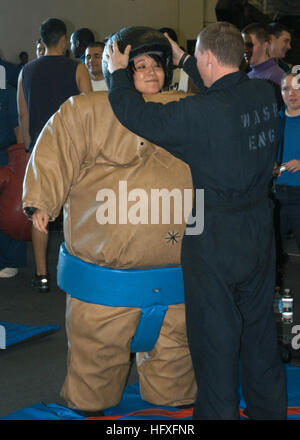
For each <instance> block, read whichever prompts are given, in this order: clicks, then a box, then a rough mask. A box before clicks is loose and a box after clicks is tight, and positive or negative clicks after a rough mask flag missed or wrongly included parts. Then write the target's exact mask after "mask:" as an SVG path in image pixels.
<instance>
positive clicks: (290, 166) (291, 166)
mask: <svg viewBox="0 0 300 440" xmlns="http://www.w3.org/2000/svg"><path fill="white" fill-rule="evenodd" d="M284 166H285V168H286V170H287V171H289V172H290V173H296V171H300V160H297V159H293V160H290V161H289V162H286V163H285V164H284Z"/></svg>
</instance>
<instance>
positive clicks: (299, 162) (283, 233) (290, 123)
mask: <svg viewBox="0 0 300 440" xmlns="http://www.w3.org/2000/svg"><path fill="white" fill-rule="evenodd" d="M281 92H282V97H283V100H284V103H285V106H284V108H282V109H281V110H280V112H279V134H278V139H279V147H278V156H277V162H276V164H275V175H276V176H277V178H276V186H275V200H276V202H277V206H278V210H279V222H278V223H279V224H278V223H277V227H278V228H279V231H278V232H279V234H277V237H278V239H279V240H281V242H280V243H279V249H280V250H281V252H282V254H279V255H278V258H279V261H278V264H277V266H278V269H277V270H278V272H279V273H278V274H277V281H278V283H277V287H278V290H280V288H282V286H283V283H284V272H285V271H284V267H285V261H286V260H285V258H284V255H285V247H286V239H287V234H288V232H289V231H292V232H293V234H294V238H295V242H296V245H297V247H298V250H299V252H300V145H299V139H300V82H299V75H298V74H297V73H291V72H288V73H286V74H285V75H284V76H283V78H282V82H281ZM280 166H284V170H283V171H280Z"/></svg>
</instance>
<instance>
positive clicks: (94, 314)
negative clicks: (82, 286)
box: [61, 296, 140, 411]
mask: <svg viewBox="0 0 300 440" xmlns="http://www.w3.org/2000/svg"><path fill="white" fill-rule="evenodd" d="M139 317H140V310H139V309H137V308H127V307H108V306H101V305H98V304H91V303H86V302H83V301H80V300H77V299H75V298H70V297H69V296H67V311H66V326H67V335H68V343H69V351H68V373H67V377H66V380H65V383H64V385H63V389H62V393H61V395H62V397H63V398H64V399H65V400H66V402H67V404H68V406H69V407H70V408H76V409H80V410H84V411H99V410H102V409H105V408H110V407H112V406H115V405H117V404H118V403H119V402H120V400H121V397H122V393H123V390H124V387H125V384H126V380H127V376H128V372H129V368H130V340H131V339H132V337H133V335H134V333H135V330H136V327H137V325H138V322H139Z"/></svg>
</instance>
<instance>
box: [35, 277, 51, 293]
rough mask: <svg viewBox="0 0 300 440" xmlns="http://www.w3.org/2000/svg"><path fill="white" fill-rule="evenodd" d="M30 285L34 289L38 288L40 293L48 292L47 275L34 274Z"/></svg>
mask: <svg viewBox="0 0 300 440" xmlns="http://www.w3.org/2000/svg"><path fill="white" fill-rule="evenodd" d="M31 285H32V287H33V288H34V289H36V290H38V291H39V292H41V293H44V292H49V290H50V289H49V276H48V275H36V274H35V275H34V278H33V280H32V282H31Z"/></svg>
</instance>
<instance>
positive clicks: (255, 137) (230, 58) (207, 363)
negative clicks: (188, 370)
mask: <svg viewBox="0 0 300 440" xmlns="http://www.w3.org/2000/svg"><path fill="white" fill-rule="evenodd" d="M171 43H172V42H171ZM172 46H173V63H174V64H175V65H179V67H182V66H183V69H184V70H185V72H186V73H187V74H188V75H189V76H190V77H191V78H192V80H193V81H194V83H195V84H197V86H198V88H199V89H200V90H201V92H202V93H200V94H198V95H195V96H192V97H187V98H185V99H182V100H180V101H178V102H170V103H168V104H165V105H162V104H157V103H145V102H144V99H143V97H142V95H141V94H140V93H139V92H137V91H136V90H135V89H134V87H133V86H132V84H131V83H130V81H129V80H128V76H127V71H126V67H127V64H128V54H129V49H130V47H127V48H122V47H120V50H119V48H118V45H117V42H116V40H115V41H113V39H110V40H109V41H108V42H107V46H106V60H107V66H108V70H109V71H110V73H111V82H110V91H109V99H110V102H111V105H112V108H113V110H114V112H115V114H116V115H117V117H118V118H119V120H120V121H121V122H122V124H124V125H125V126H126V127H127V128H129V129H130V130H132V131H133V132H135V133H137V134H138V135H140V136H142V137H144V138H146V139H148V140H150V141H151V142H154V143H155V144H157V145H160V146H162V147H164V148H166V149H167V150H168V151H170V152H171V153H173V154H174V155H177V156H178V157H180V158H181V159H182V160H184V161H185V162H186V163H188V165H189V166H190V168H191V172H192V177H193V183H194V188H199V189H201V188H204V192H205V197H204V198H205V213H204V215H205V217H204V218H205V225H204V232H203V233H202V234H201V235H190V234H189V235H187V234H186V235H185V236H184V239H183V245H182V257H181V258H182V266H183V273H184V282H185V294H186V308H187V331H188V338H189V343H190V349H191V354H192V358H193V365H194V369H195V374H196V379H197V385H198V397H197V402H196V405H195V409H194V419H199V420H201V419H211V420H213V419H214V420H216V419H239V395H238V370H239V365H240V368H241V382H242V391H243V396H244V398H245V400H246V404H247V409H246V414H247V415H248V417H249V418H251V419H265V420H267V419H285V418H286V407H287V397H286V386H285V379H284V371H283V366H282V363H281V360H280V356H279V353H278V344H277V336H276V327H275V322H274V314H273V310H272V300H273V293H274V280H275V263H274V240H273V227H272V224H273V217H272V204H271V201H270V200H269V199H268V196H267V193H268V183H269V180H270V176H271V175H272V168H273V163H274V159H275V150H276V148H275V144H276V131H277V106H276V99H275V96H274V91H273V88H272V86H271V85H269V84H268V83H267V82H265V81H263V80H256V79H255V80H253V79H252V80H249V79H248V77H247V75H246V74H245V73H244V72H241V71H239V67H238V66H239V65H240V63H241V60H242V57H243V52H244V44H243V40H242V37H241V34H240V32H239V31H238V30H237V29H236V28H235V27H234V26H233V25H231V24H229V23H215V24H212V25H210V26H208V27H206V28H205V29H204V30H203V31H202V32H201V33H200V34H199V36H198V39H197V45H196V49H195V57H192V56H188V55H186V54H184V52H183V51H182V49H180V48H179V46H177V45H176V44H175V43H172ZM124 49H125V50H124ZM123 52H124V53H123ZM199 73H200V75H201V78H200V76H199ZM239 362H240V364H239Z"/></svg>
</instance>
